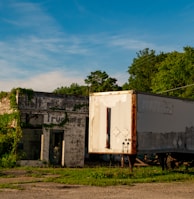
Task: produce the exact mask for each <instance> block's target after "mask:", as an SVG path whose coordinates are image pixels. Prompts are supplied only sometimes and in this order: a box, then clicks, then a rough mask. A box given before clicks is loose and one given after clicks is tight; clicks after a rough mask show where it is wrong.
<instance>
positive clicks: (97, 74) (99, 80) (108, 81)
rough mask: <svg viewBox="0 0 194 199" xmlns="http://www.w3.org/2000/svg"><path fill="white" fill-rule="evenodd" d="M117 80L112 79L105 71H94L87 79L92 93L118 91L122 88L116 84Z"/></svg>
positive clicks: (86, 81)
mask: <svg viewBox="0 0 194 199" xmlns="http://www.w3.org/2000/svg"><path fill="white" fill-rule="evenodd" d="M116 82H117V79H116V78H113V77H110V76H109V75H108V74H107V73H106V72H105V71H100V70H97V71H94V72H91V74H90V75H88V76H87V78H86V79H85V83H86V84H87V85H88V87H89V90H90V92H102V91H117V90H121V88H120V87H119V86H118V84H117V83H116Z"/></svg>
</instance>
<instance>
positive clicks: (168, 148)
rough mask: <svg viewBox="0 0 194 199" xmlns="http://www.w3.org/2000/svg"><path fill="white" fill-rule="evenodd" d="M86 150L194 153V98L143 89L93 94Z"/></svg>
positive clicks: (127, 153) (123, 152)
mask: <svg viewBox="0 0 194 199" xmlns="http://www.w3.org/2000/svg"><path fill="white" fill-rule="evenodd" d="M88 149H89V153H99V154H126V155H129V156H133V155H134V154H148V153H150V154H156V153H157V154H161V157H164V158H165V156H163V154H165V153H182V154H194V101H192V100H186V99H180V98H173V97H166V96H161V95H153V94H148V93H143V92H136V91H133V90H130V91H112V92H101V93H93V94H91V95H90V99H89V147H88Z"/></svg>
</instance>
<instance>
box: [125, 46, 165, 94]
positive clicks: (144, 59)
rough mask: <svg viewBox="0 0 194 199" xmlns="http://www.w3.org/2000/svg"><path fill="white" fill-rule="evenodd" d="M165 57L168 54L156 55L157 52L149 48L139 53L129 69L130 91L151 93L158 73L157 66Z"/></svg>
mask: <svg viewBox="0 0 194 199" xmlns="http://www.w3.org/2000/svg"><path fill="white" fill-rule="evenodd" d="M165 57H166V54H164V53H160V54H159V55H156V53H155V51H154V50H149V48H146V49H144V50H142V51H139V53H137V58H134V59H133V63H132V64H131V65H130V66H129V68H128V72H129V80H128V81H129V85H128V89H134V90H139V91H147V92H151V91H152V89H151V84H152V79H153V77H154V76H155V74H156V73H157V72H158V66H157V64H158V63H159V62H161V61H162V60H164V59H165ZM125 88H126V85H125Z"/></svg>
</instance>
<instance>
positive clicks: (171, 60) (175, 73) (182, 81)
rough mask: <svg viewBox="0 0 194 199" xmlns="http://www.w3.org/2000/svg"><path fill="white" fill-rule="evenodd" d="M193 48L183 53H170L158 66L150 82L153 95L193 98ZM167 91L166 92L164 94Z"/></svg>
mask: <svg viewBox="0 0 194 199" xmlns="http://www.w3.org/2000/svg"><path fill="white" fill-rule="evenodd" d="M193 84H194V48H191V47H185V48H184V52H177V51H174V52H171V53H168V54H167V57H166V58H165V60H163V61H162V62H161V63H160V64H158V72H157V73H156V74H155V76H154V78H153V81H152V86H151V88H152V91H153V92H154V93H166V94H168V95H172V96H177V97H185V98H194V85H193ZM166 91H168V92H166Z"/></svg>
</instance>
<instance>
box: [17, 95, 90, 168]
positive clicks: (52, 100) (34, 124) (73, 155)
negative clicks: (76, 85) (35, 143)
mask: <svg viewBox="0 0 194 199" xmlns="http://www.w3.org/2000/svg"><path fill="white" fill-rule="evenodd" d="M88 103H89V102H88V97H83V96H70V95H59V94H53V93H43V92H34V94H33V97H32V98H31V99H29V97H28V96H27V95H24V94H22V95H19V97H18V106H19V110H20V112H21V122H22V123H23V127H24V128H23V131H25V132H26V133H27V132H28V133H30V132H31V134H33V130H34V129H42V134H43V135H44V141H43V143H42V146H41V148H42V149H41V150H42V156H43V159H44V160H46V161H48V162H50V161H52V160H51V159H52V158H53V157H52V150H53V147H55V146H54V145H56V142H57V141H56V139H59V137H60V136H59V135H60V134H59V133H58V131H60V132H63V134H61V135H63V145H64V146H63V147H64V148H63V152H61V151H60V154H61V156H63V157H61V159H63V160H64V166H67V167H83V165H84V149H85V129H86V118H87V117H88ZM26 133H25V137H26ZM30 136H32V135H30ZM52 139H54V140H52ZM26 141H27V140H26ZM23 142H25V139H24V140H23ZM28 142H29V140H28ZM60 142H61V140H60ZM40 144H41V143H40ZM60 147H61V144H60ZM60 150H62V149H60ZM31 153H32V152H31ZM60 161H61V160H60Z"/></svg>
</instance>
